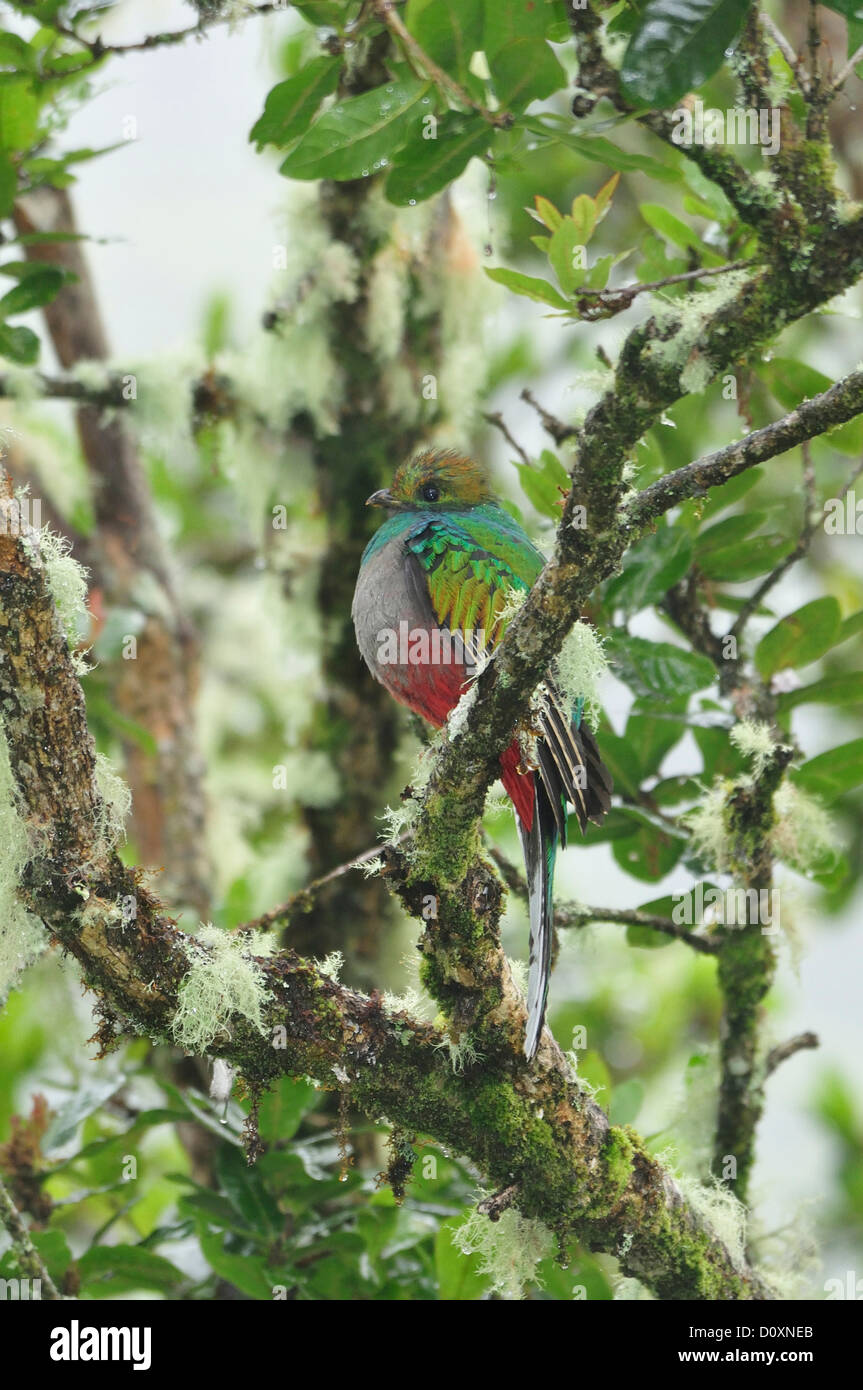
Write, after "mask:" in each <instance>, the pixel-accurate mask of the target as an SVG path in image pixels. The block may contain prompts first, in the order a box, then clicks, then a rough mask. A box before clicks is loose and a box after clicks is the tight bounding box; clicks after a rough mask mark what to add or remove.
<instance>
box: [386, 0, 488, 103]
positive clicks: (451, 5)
mask: <svg viewBox="0 0 863 1390" xmlns="http://www.w3.org/2000/svg"><path fill="white" fill-rule="evenodd" d="M405 21H406V23H407V27H408V29H409V30H410V32H411V33H412V34H413V36H414V38H415V39H416V41H417V43H418V44H419V45H420V48H422V50H423V52H424V53H427V54H428V56H429V57H430V58H432V59H433V60H434V61H435V62H436V63H437V64H438V66H439V67H442V68H443V69H444V71H445V72H448V73H451V74H452V75H453V76H454V77H457V78H458V80H459V82H461V83H462V85H465V84H467V83H468V82H469V80H470V60H471V58H472V57H473V55H474V53H475V52H476V51H477V49H480V48H482V46H483V37H482V31H483V0H409V3H408V7H407V10H406V12H405Z"/></svg>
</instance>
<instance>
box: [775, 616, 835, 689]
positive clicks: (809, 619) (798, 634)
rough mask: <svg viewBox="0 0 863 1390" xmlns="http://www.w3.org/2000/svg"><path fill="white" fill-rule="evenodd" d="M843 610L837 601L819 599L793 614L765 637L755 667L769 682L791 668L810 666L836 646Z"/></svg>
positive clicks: (781, 621) (782, 620)
mask: <svg viewBox="0 0 863 1390" xmlns="http://www.w3.org/2000/svg"><path fill="white" fill-rule="evenodd" d="M840 617H841V614H840V610H839V604H838V602H837V600H836V599H835V598H833V597H827V598H816V599H813V601H812V602H811V603H806V604H804V605H803V607H802V608H798V609H797V611H796V612H795V613H789V614H788V616H787V617H785V618H782V619H781V620H780V621H779V622H778V623H777V624H776V626H775V627H772V628H771V629H770V631H769V632H767V633H765V635H764V636H763V637H762V639H761V641H760V642H759V643H758V646H757V647H756V648H755V665H756V667H757V668H758V671H759V674H760V675H761V676H762V677H763V678H764V679H765V680H769V678H770V677H771V676H772V675H774V674H775V672H777V671H782V670H784V669H785V668H786V667H787V666H794V667H797V666H808V665H809V662H810V661H817V659H818V657H819V656H822V655H823V654H824V652H826V651H828V650H829V648H830V647H832V646H833V644H834V642H835V640H836V636H837V634H838V632H839V621H840Z"/></svg>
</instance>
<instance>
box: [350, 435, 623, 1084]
mask: <svg viewBox="0 0 863 1390" xmlns="http://www.w3.org/2000/svg"><path fill="white" fill-rule="evenodd" d="M366 505H367V506H373V507H383V508H385V509H386V510H387V511H388V512H389V513H390V515H389V517H388V518H387V520H386V521H385V522H384V524H383V525H382V526H381V527H380V529H379V530H378V531H377V532H376V533H375V535H374V536H373V537H372V539H371V541H370V542H369V544H368V545H367V546H366V549H365V552H364V554H363V558H362V563H361V566H360V572H359V577H358V579H357V585H356V591H355V593H354V601H353V608H352V613H353V620H354V627H355V629H356V635H357V642H358V644H359V648H360V652H361V653H362V656H363V658H364V660H365V662H366V664H367V666H368V668H369V670H370V671H371V673H372V675H373V676H374V677H375V679H376V680H378V681H380V682H381V683H382V684H383V685H384V686H385V687H386V688H387V690H389V692H390V694H391V695H393V696H395V698H396V699H397V700H398V701H400V703H401V704H403V705H407V707H408V709H410V710H413V711H414V712H415V713H416V714H419V715H422V717H423V718H424V719H426V720H428V722H429V723H430V724H433V725H434V726H435V727H436V728H440V727H441V726H442V725H443V724H444V723H445V722H446V718H447V715H448V714H449V713H450V711H451V710H453V709H454V708H455V706H456V705H457V703H458V701H459V698H460V697H461V695H462V694H463V692H464V690H465V689H466V688H467V686H468V684H469V682H470V680H471V678H472V677H473V676H475V675H476V674H477V665H476V663H477V660H478V659H479V658H480V657H481V656H482V654H483V651H485V653H487V654H488V653H491V652H493V650H494V647H495V646H496V645H497V643H498V642H499V641H500V639H501V637H502V636H503V632H504V630H505V627H506V622H507V616H508V615H507V612H506V611H505V610H507V609H509V612H511V611H512V607H511V602H512V594H511V591H512V590H513V589H515V590H521V591H526V590H528V589H529V588H530V587H531V585H532V584H533V583H534V582H535V580H536V578H537V576H538V575H539V572H540V570H541V569H542V567H543V564H544V563H545V562H544V560H543V557H542V555H541V554H540V552H539V551H538V550H537V548H536V546H535V545H534V544H533V542H532V541H531V540H530V537H529V536H528V535H527V534H526V532H525V531H524V529H523V528H522V527H521V526H520V525H519V523H518V522H517V521H516V520H515V519H514V518H513V517H512V516H511V515H510V514H509V513H508V512H507V511H505V510H504V508H503V507H501V506H500V504H499V502H498V501H497V500H496V498H495V497H494V496H493V494H492V493H491V491H490V490H489V484H488V481H487V479H486V476H485V474H484V472H483V470H482V468H481V467H480V465H479V464H477V463H476V462H474V461H473V460H472V459H469V458H465V457H463V456H462V455H461V454H459V453H456V452H454V451H451V450H445V451H441V450H434V449H431V450H427V451H425V452H423V453H421V454H419V455H418V456H417V457H416V458H414V459H412V460H410V461H409V462H407V463H405V464H403V465H402V467H401V468H399V470H398V471H397V473H396V475H395V478H394V479H393V483H392V486H391V487H389V488H383V489H381V491H379V492H376V493H374V495H373V496H372V497H370V498H369V499H368V502H367V504H366ZM442 639H445V640H442ZM447 657H448V658H449V659H447ZM582 713H583V700H581V699H579V700H577V701H576V707H575V709H574V710H569V709H567V708H565V707H564V702H563V699H562V697H561V694H560V691H559V690H558V688H557V685H556V682H555V677H554V673H553V672H550V673H549V675H548V676H547V678H546V680H545V681H544V682H543V685H542V687H541V689H540V697H539V710H538V717H537V719H536V721H535V724H536V729H535V733H536V738H535V739H531V740H530V744H531V751H530V755H529V756H528V755H526V753H525V751H524V750H523V748H522V747H521V745H520V743H519V740H518V738H516V737H514V738H513V741H512V743H511V744H510V745H509V747H508V748H507V749H506V750H505V752H503V753H502V754H501V758H500V764H501V779H502V781H503V785H504V787H505V788H506V790H507V792H508V794H509V796H510V798H511V800H512V803H513V806H514V807H515V813H516V821H517V825H518V830H519V835H520V838H521V843H522V849H523V852H524V860H525V867H526V870H527V883H528V896H529V906H530V972H529V976H528V997H527V1014H528V1017H527V1029H526V1035H525V1042H524V1051H525V1055H526V1056H527V1058H528V1059H530V1058H532V1057H533V1055H534V1053H535V1051H536V1048H537V1045H538V1043H539V1037H540V1034H541V1032H542V1026H543V1022H544V1020H545V1008H546V999H547V997H548V983H549V973H550V966H551V944H552V911H553V908H552V887H553V878H554V863H555V856H556V854H557V847H558V845H559V844H560V845H561V846H563V847H565V846H566V805H567V802H569V803H570V804H571V805H572V806H573V807H574V809H575V814H576V817H577V818H578V823H579V826H580V827H581V829H582V831H583V830H584V829H585V827H586V825H587V822H588V821H596V822H599V821H600V820H601V819H602V817H603V816H604V815H605V813H606V811H607V810H608V809H609V806H610V803H611V791H612V781H611V777H610V775H609V773H608V770H607V769H606V768H605V767H604V765H603V763H602V760H601V758H600V754H599V750H598V748H597V745H596V740H595V739H594V737H593V734H592V733H591V731H590V729H589V728H588V727H587V725H586V724H585V723H584V721H583V719H582ZM530 764H532V765H530Z"/></svg>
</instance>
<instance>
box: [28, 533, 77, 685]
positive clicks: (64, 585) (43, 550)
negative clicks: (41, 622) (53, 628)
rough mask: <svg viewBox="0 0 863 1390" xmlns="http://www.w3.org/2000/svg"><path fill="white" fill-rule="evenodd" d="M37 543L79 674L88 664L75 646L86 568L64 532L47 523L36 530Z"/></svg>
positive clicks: (47, 580)
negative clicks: (50, 526) (52, 527)
mask: <svg viewBox="0 0 863 1390" xmlns="http://www.w3.org/2000/svg"><path fill="white" fill-rule="evenodd" d="M38 545H39V558H40V560H41V563H42V564H43V565H44V567H45V579H46V582H47V584H48V588H49V590H50V592H51V597H52V598H53V600H54V606H55V608H56V609H57V615H58V617H59V619H60V625H61V627H62V628H63V632H64V634H65V637H66V641H67V643H68V645H69V650H70V652H71V653H72V659H73V664H74V665H75V669H76V671H77V672H78V674H79V675H81V674H85V673H86V672H87V670H89V667H88V666H87V664H86V661H85V660H84V658H83V656H82V655H79V654H78V653H76V650H75V649H76V648H77V646H78V644H79V643H80V641H81V639H82V637H84V635H85V634H86V631H87V622H88V616H87V571H86V570H85V569H84V567H83V565H79V563H78V561H77V560H76V559H75V558H74V556H73V555H72V547H71V545H70V544H69V542H68V540H67V539H66V537H65V536H58V535H55V533H54V532H53V531H49V530H48V529H47V527H46V528H44V529H43V530H42V531H40V532H39V537H38Z"/></svg>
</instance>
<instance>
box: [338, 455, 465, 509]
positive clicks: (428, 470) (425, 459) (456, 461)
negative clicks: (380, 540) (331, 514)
mask: <svg viewBox="0 0 863 1390" xmlns="http://www.w3.org/2000/svg"><path fill="white" fill-rule="evenodd" d="M491 495H492V494H491V490H490V488H489V483H488V478H487V477H486V474H485V470H484V469H483V468H482V466H481V465H480V464H478V463H477V462H476V461H475V460H474V459H469V458H465V456H464V454H460V453H458V451H457V450H455V449H425V450H424V451H423V452H422V453H421V454H417V455H416V457H415V458H412V459H409V460H408V462H407V463H403V464H402V466H401V468H399V470H398V472H397V473H396V475H395V477H394V478H393V481H392V485H391V486H390V487H387V488H381V490H380V491H379V492H374V493H372V495H371V497H370V498H369V499H368V501H367V502H366V506H367V507H385V508H386V509H387V510H388V511H407V510H411V511H413V510H414V508H419V509H423V510H429V511H434V510H446V508H448V507H476V506H479V504H480V503H481V502H486V501H488V500H489V498H490V497H491Z"/></svg>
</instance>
